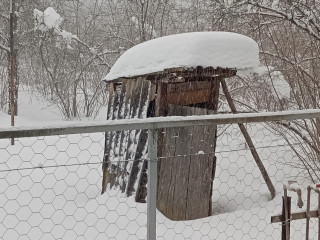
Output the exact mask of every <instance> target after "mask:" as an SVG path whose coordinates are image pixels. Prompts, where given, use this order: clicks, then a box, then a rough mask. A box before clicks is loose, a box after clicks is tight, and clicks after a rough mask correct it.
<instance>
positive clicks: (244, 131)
mask: <svg viewBox="0 0 320 240" xmlns="http://www.w3.org/2000/svg"><path fill="white" fill-rule="evenodd" d="M220 82H221V86H222V89H223V92H224V95H225V97H226V99H227V102H228V104H229V106H230V108H231V111H232V113H234V114H236V113H238V111H237V109H236V106H235V105H234V102H233V100H232V98H231V95H230V93H229V91H228V87H227V84H226V81H225V79H224V78H222V79H221V81H220ZM238 125H239V128H240V130H241V132H242V134H243V136H244V138H245V140H246V142H247V144H248V147H249V148H250V151H251V153H252V156H253V158H254V160H255V161H256V163H257V165H258V167H259V169H260V172H261V174H262V176H263V178H264V180H265V182H266V184H267V186H268V189H269V191H270V193H271V197H272V198H274V197H275V189H274V186H273V184H272V182H271V180H270V177H269V175H268V172H267V170H266V169H265V167H264V165H263V163H262V161H261V159H260V157H259V155H258V152H257V150H256V148H255V147H254V144H253V142H252V140H251V137H250V135H249V133H248V131H247V129H246V128H245V126H244V125H243V123H238Z"/></svg>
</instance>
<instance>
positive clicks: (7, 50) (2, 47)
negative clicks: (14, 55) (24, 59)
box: [0, 44, 10, 53]
mask: <svg viewBox="0 0 320 240" xmlns="http://www.w3.org/2000/svg"><path fill="white" fill-rule="evenodd" d="M0 49H2V50H4V51H6V52H8V53H9V52H10V49H9V48H8V47H6V46H4V45H2V44H0Z"/></svg>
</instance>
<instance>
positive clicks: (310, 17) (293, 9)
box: [247, 0, 320, 41]
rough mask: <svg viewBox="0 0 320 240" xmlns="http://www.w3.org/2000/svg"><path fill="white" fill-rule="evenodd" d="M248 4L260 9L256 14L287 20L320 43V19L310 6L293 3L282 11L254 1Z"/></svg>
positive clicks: (251, 0) (250, 0)
mask: <svg viewBox="0 0 320 240" xmlns="http://www.w3.org/2000/svg"><path fill="white" fill-rule="evenodd" d="M247 3H248V4H249V5H251V6H254V7H256V8H257V9H258V11H257V12H255V13H256V14H259V15H263V16H268V17H274V18H281V19H284V20H287V21H289V22H291V23H293V24H294V25H295V26H297V27H298V28H300V29H301V30H303V31H305V32H307V33H308V34H309V35H311V36H312V37H314V38H315V39H317V40H319V41H320V23H319V18H318V16H317V15H316V14H315V13H314V11H313V10H312V9H311V8H310V7H309V6H305V5H302V3H300V4H299V3H291V4H290V5H289V6H286V8H283V9H280V8H278V7H275V6H267V5H266V4H264V3H259V2H257V1H254V0H248V1H247Z"/></svg>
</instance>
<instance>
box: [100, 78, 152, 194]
mask: <svg viewBox="0 0 320 240" xmlns="http://www.w3.org/2000/svg"><path fill="white" fill-rule="evenodd" d="M150 87H151V84H150V82H149V81H146V80H144V79H143V78H138V79H136V80H130V81H125V82H124V83H123V84H120V85H119V84H118V85H114V84H110V90H109V93H110V94H109V101H108V110H107V119H108V120H114V119H129V118H146V117H147V108H148V104H149V101H150V99H149V98H150ZM146 143H147V131H146V130H131V131H117V132H107V133H106V137H105V149H104V164H103V183H102V193H104V191H105V190H106V188H107V185H109V186H110V188H111V187H113V186H117V187H119V188H120V189H121V191H122V192H126V193H127V195H128V196H129V195H131V194H132V192H133V191H134V185H135V184H136V182H137V178H138V175H139V172H140V168H141V165H142V161H141V158H142V157H143V156H144V155H145V154H146V147H145V146H146Z"/></svg>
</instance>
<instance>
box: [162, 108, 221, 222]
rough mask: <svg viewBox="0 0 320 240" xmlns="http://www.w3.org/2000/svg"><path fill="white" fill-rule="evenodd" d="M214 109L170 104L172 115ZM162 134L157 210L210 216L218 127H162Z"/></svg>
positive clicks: (182, 215) (185, 215)
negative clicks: (164, 128) (163, 128)
mask: <svg viewBox="0 0 320 240" xmlns="http://www.w3.org/2000/svg"><path fill="white" fill-rule="evenodd" d="M213 112H214V111H212V110H208V109H203V108H195V107H186V106H175V105H169V106H168V115H169V116H172V115H175V116H190V115H207V114H211V113H213ZM160 134H161V135H160V136H161V137H160V139H159V143H158V144H159V145H158V148H159V149H158V156H159V157H160V160H159V163H158V196H157V207H158V209H159V210H160V211H161V212H162V213H163V214H164V215H165V216H166V217H168V218H170V219H172V220H187V219H188V220H190V219H197V218H202V217H207V216H210V215H211V187H212V180H213V177H214V170H215V156H214V152H215V144H216V126H194V127H188V128H172V129H166V130H162V131H161V133H160ZM202 152H204V153H205V154H201V153H202ZM199 199H201V201H200V202H199Z"/></svg>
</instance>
